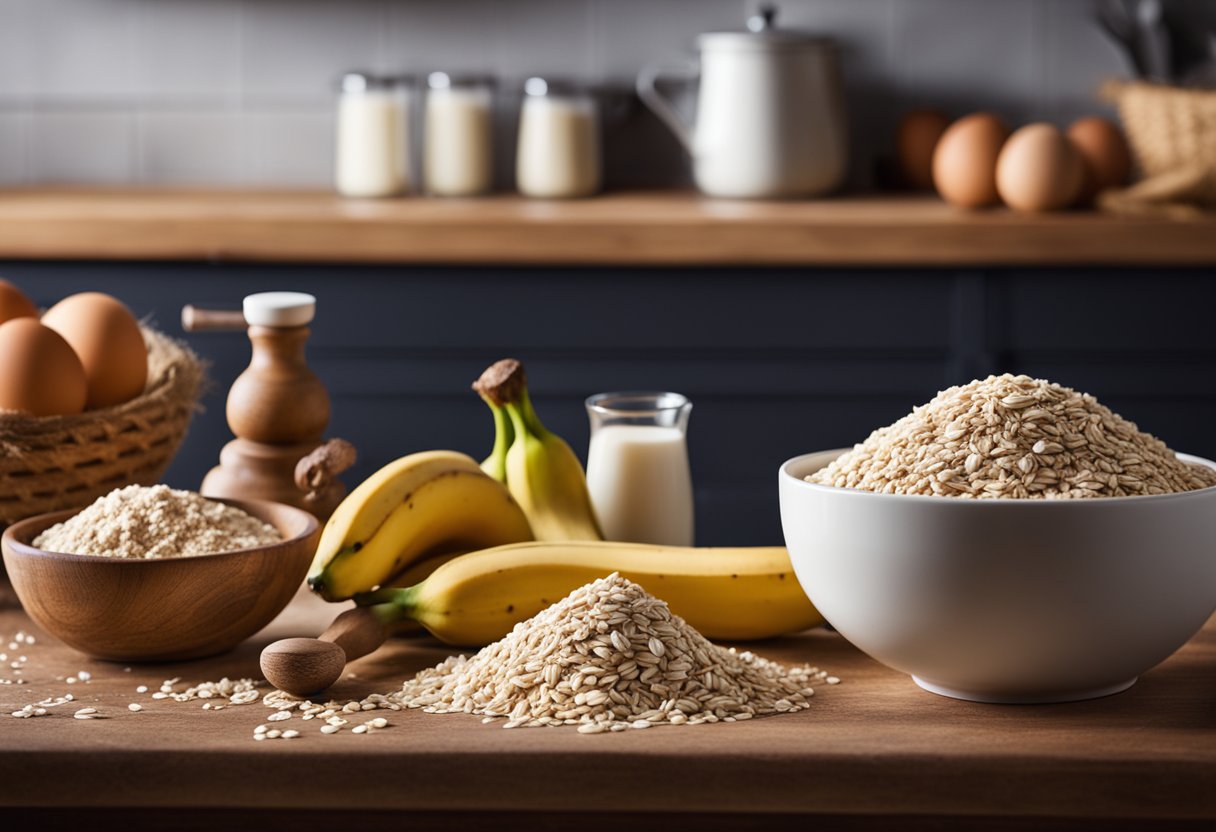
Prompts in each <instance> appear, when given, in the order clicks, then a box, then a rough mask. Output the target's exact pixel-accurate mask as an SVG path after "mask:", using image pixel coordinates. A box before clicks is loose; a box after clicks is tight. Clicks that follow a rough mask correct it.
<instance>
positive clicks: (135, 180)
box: [0, 0, 1216, 187]
mask: <svg viewBox="0 0 1216 832" xmlns="http://www.w3.org/2000/svg"><path fill="white" fill-rule="evenodd" d="M777 5H778V6H779V9H780V11H779V16H778V20H779V22H780V23H782V24H784V25H787V26H796V27H800V28H807V29H814V30H818V31H821V32H823V33H824V34H827V35H830V36H832V37H835V38H837V39H838V40H839V42H840V45H841V49H842V50H843V56H844V65H845V70H846V76H847V87H848V93H849V98H848V104H849V108H850V110H851V121H852V130H853V136H854V142H855V145H856V150H857V153H856V157H857V162H856V165H855V170H854V176H853V178H854V184H860V185H865V184H866V183H867V182H868V180H869V178H870V176H871V172H872V167H873V159H874V158H875V156H877V155H879V154H881V153H882V152H884V150H885V148H886V146H887V143H888V142H889V137H890V135H891V133H892V130H893V128H894V125H895V122H896V120H897V119H898V117H899V114H900V112H902V111H903V110H904V109H907V108H909V107H912V106H919V105H925V104H931V105H935V106H941V107H943V108H945V109H947V110H950V111H953V112H957V113H962V112H965V111H967V110H970V109H977V108H991V109H997V110H1000V111H1001V112H1003V113H1004V114H1006V115H1007V116H1008V117H1009V118H1011V119H1013V120H1015V121H1022V120H1028V119H1048V120H1055V121H1067V120H1069V119H1071V118H1072V117H1074V116H1076V115H1078V114H1081V113H1087V112H1093V111H1095V110H1101V109H1103V106H1102V105H1101V104H1100V103H1099V102H1098V101H1097V100H1096V97H1095V92H1096V90H1097V88H1098V86H1099V85H1100V84H1101V82H1102V80H1103V79H1105V78H1108V77H1112V76H1120V75H1123V74H1125V72H1126V69H1125V67H1124V65H1123V62H1122V59H1121V57H1120V56H1119V54H1118V53H1117V52H1116V51H1115V49H1114V48H1113V47H1112V46H1111V45H1110V44H1109V43H1107V42H1106V41H1105V40H1104V39H1103V37H1102V36H1101V34H1099V32H1098V30H1097V28H1096V27H1095V26H1094V25H1093V24H1092V23H1091V21H1090V19H1089V15H1090V8H1091V6H1090V3H1089V2H1088V0H785V2H781V3H778V4H777ZM754 6H755V3H754V2H749V1H748V0H502V1H501V2H495V1H494V0H0V185H13V184H24V183H38V184H45V183H56V182H72V183H87V184H118V185H122V184H128V183H130V184H184V185H220V186H222V185H266V186H311V187H322V186H325V185H327V184H328V182H329V179H330V170H331V164H332V143H333V138H332V133H333V114H332V109H333V106H332V105H333V101H332V88H333V83H334V80H335V78H336V76H337V75H338V73H340V72H342V71H343V70H347V69H356V68H362V69H370V70H377V71H385V72H397V71H401V72H409V73H420V74H425V73H426V72H428V71H431V70H435V69H446V70H477V71H482V72H488V73H492V74H494V75H496V76H498V77H499V78H500V80H501V82H502V87H501V90H500V96H499V107H498V108H499V114H498V115H499V122H500V128H501V129H500V136H501V139H502V140H501V141H499V143H498V151H499V156H500V159H501V160H502V164H500V165H499V171H500V180H501V184H502V185H503V186H509V185H510V164H509V160H510V159H512V158H513V156H512V154H513V152H514V141H513V131H514V126H515V125H514V118H515V111H516V109H517V107H518V95H519V93H518V90H519V87H520V83H521V81H522V79H523V78H525V77H527V76H528V75H530V74H535V73H541V74H543V73H549V74H554V75H562V76H570V77H573V78H577V79H581V80H585V81H589V82H592V83H595V84H599V85H603V86H606V87H609V88H620V89H625V90H628V89H629V88H630V87H631V85H632V79H633V78H634V76H635V75H636V72H637V70H638V68H639V67H640V66H642V65H643V64H645V63H647V62H649V61H652V60H656V59H664V58H677V57H679V56H681V55H690V54H692V51H693V44H694V40H695V36H696V35H697V34H698V33H700V32H703V31H709V30H715V29H729V28H739V27H740V26H741V25H742V24H743V21H744V19H745V17H746V15H747V14H748V13H750V12H751V11H752V10H753V8H754ZM1169 11H1170V15H1171V17H1172V19H1173V21H1174V28H1175V29H1176V30H1179V29H1181V30H1182V32H1181V34H1183V36H1184V37H1185V36H1186V33H1187V31H1186V30H1188V29H1190V28H1192V23H1194V24H1197V23H1198V22H1199V21H1208V22H1211V21H1216V3H1211V2H1207V0H1175V2H1173V3H1171V4H1170V7H1169ZM1194 28H1195V29H1196V32H1195V36H1196V38H1197V37H1198V27H1197V25H1196V26H1195V27H1194ZM608 129H609V131H610V135H609V136H608V141H607V148H608V153H609V156H608V160H607V163H608V183H609V185H610V186H617V187H628V186H639V185H641V186H644V185H670V184H679V183H682V182H683V181H684V179H685V177H686V175H687V170H686V168H687V166H686V163H685V160H684V158H683V154H682V153H681V152H680V150H679V148H678V146H677V145H676V143H675V141H674V140H673V139H672V138H671V136H670V135H669V134H668V133H667V132H666V130H664V129H663V128H662V127H661V126H660V125H659V124H658V123H657V122H656V121H655V120H654V119H653V118H652V117H651V116H650V115H649V114H647V113H645V112H643V111H642V110H641V109H640V108H634V109H632V110H626V111H625V112H623V113H621V114H620V115H619V117H618V118H617V119H615V120H614V121H613V122H612V123H611V124H610V125H609V126H608Z"/></svg>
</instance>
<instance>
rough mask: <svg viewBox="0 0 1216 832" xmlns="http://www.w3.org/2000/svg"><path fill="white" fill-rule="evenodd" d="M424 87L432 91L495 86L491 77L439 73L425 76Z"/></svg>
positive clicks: (473, 74)
mask: <svg viewBox="0 0 1216 832" xmlns="http://www.w3.org/2000/svg"><path fill="white" fill-rule="evenodd" d="M426 85H427V86H428V87H430V88H431V89H433V90H447V89H460V88H467V87H492V86H494V85H495V80H494V76H492V75H480V74H477V73H456V72H443V71H439V72H432V73H431V74H430V75H428V76H426Z"/></svg>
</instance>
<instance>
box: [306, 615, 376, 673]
mask: <svg viewBox="0 0 1216 832" xmlns="http://www.w3.org/2000/svg"><path fill="white" fill-rule="evenodd" d="M386 638H388V631H387V629H386V628H385V626H384V624H383V623H382V622H381V621H380V619H379V618H377V617H376V614H375V613H374V612H373V611H372V609H371V608H370V607H355V608H354V609H349V610H346V611H345V612H343V613H342V614H340V615H339V616H338V617H337V618H335V619H334V621H333V623H332V624H330V625H329V627H328V628H326V630H325V632H323V633H321V635H320V637H319V640H320V641H332V642H333V643H334V644H336V645H338V646H339V647H341V648H342V652H344V653H345V654H346V660H347V661H348V662H353V661H354V660H355V659H358V658H360V657H362V656H366V655H367V654H368V653H370V652H372V651H373V650H375V649H376V648H377V647H379V646H380V645H381V644H384V640H385V639H386Z"/></svg>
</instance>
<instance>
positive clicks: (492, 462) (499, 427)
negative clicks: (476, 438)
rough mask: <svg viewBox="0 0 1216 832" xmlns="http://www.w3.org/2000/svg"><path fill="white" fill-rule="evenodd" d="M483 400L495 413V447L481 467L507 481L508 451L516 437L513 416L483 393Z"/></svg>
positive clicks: (495, 476)
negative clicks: (512, 422)
mask: <svg viewBox="0 0 1216 832" xmlns="http://www.w3.org/2000/svg"><path fill="white" fill-rule="evenodd" d="M481 398H482V400H483V401H485V403H486V404H487V405H489V406H490V410H491V412H493V414H494V447H493V449H491V451H490V455H489V456H488V457H486V458H485V460H484V461H483V462H482V463H481V469H482V470H483V471H485V472H486V473H487V474H489V475H490V476H491V477H493V478H494V479H496V480H498V481H499V482H501V483H505V482H506V481H507V451H508V450H509V449H510V447H511V442H512V441H514V439H515V428H514V427H513V425H512V424H511V417H510V416H509V415H507V411H506V410H504V409H503V408H502V407H501V406H500V405H498V404H495V403H494V402H493V401H492V400H491V399H490V398H489V397H488V396H486V395H485V394H482V396H481Z"/></svg>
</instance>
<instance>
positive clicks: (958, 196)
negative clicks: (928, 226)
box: [933, 113, 1009, 208]
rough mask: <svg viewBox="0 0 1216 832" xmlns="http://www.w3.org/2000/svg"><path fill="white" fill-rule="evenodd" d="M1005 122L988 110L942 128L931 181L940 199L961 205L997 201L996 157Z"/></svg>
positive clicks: (1006, 134) (1006, 127)
mask: <svg viewBox="0 0 1216 832" xmlns="http://www.w3.org/2000/svg"><path fill="white" fill-rule="evenodd" d="M1008 137H1009V125H1007V124H1006V123H1005V121H1004V120H1003V119H1002V118H1001V117H1000V116H997V115H993V114H992V113H974V114H972V115H969V116H966V117H964V118H960V119H959V120H958V121H956V122H954V124H951V125H950V126H949V127H947V128H946V132H945V133H943V134H942V137H941V138H940V139H938V142H937V147H936V148H935V149H934V151H933V185H934V187H935V188H937V192H938V193H939V194H941V196H942V199H944V200H946V201H947V202H950V203H952V204H954V205H958V206H959V207H962V208H983V207H984V206H987V205H995V204H996V203H997V202H999V201H1000V196H999V195H998V194H997V190H996V159H997V156H999V155H1000V152H1001V146H1002V145H1003V144H1004V143H1005V139H1007V138H1008Z"/></svg>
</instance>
